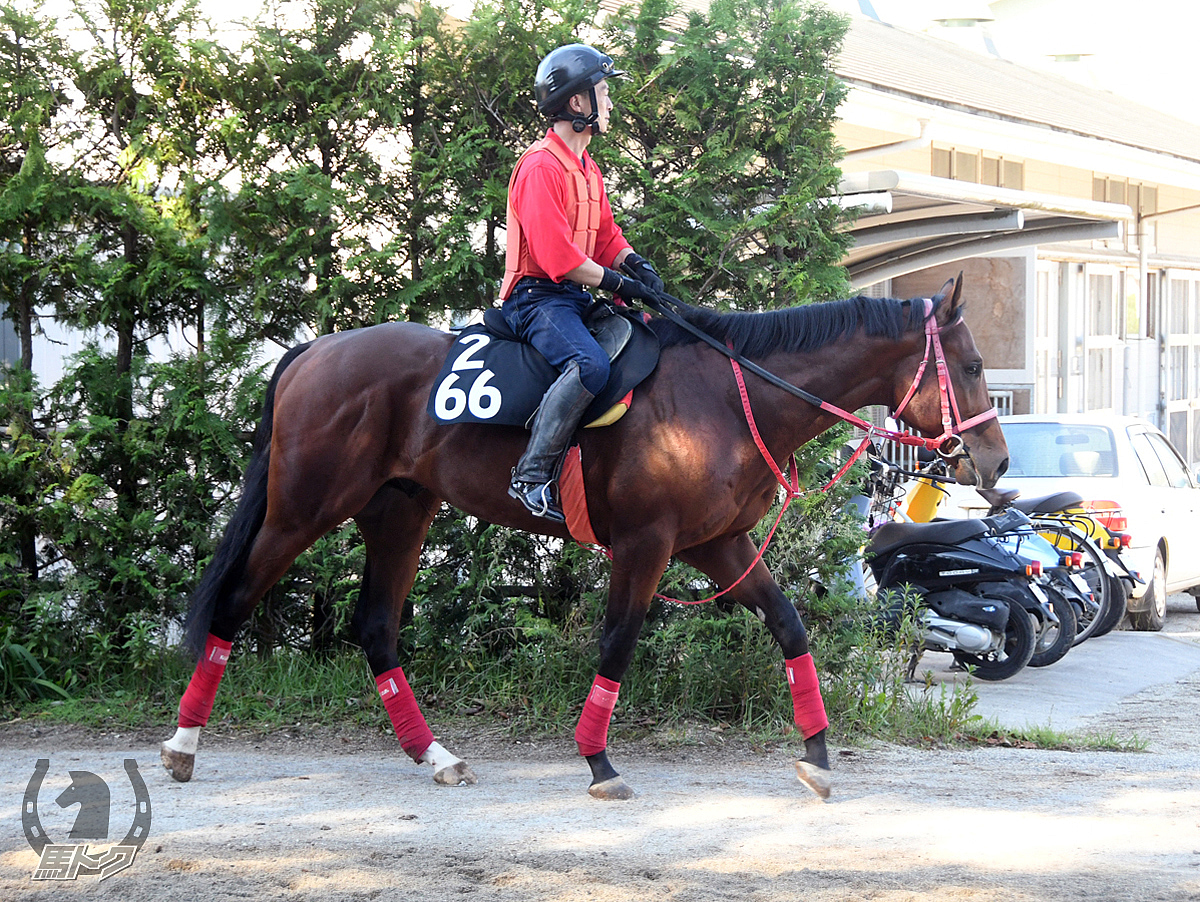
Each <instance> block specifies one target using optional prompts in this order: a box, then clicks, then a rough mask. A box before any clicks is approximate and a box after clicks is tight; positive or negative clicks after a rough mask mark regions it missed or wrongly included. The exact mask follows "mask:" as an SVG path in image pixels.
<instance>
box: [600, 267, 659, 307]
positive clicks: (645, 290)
mask: <svg viewBox="0 0 1200 902" xmlns="http://www.w3.org/2000/svg"><path fill="white" fill-rule="evenodd" d="M600 289H601V290H602V291H607V292H610V293H612V294H619V295H620V296H621V297H623V298H625V300H627V301H632V300H633V299H634V298H641V299H642V300H645V301H653V300H655V299H656V298H657V297H658V292H657V291H655V290H654V289H653V288H651V287H650V286H649V285H647V284H646V283H645V282H642V281H640V280H638V279H631V278H629V277H628V276H623V275H621V274H620V273H619V272H617V271H616V270H615V269H609V268H608V267H607V266H606V267H604V278H603V279H601V280H600Z"/></svg>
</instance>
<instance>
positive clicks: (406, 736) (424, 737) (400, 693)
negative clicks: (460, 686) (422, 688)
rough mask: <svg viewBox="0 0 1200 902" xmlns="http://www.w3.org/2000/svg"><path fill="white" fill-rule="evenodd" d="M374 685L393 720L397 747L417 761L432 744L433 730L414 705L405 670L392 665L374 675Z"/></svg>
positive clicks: (415, 703) (414, 699) (415, 704)
mask: <svg viewBox="0 0 1200 902" xmlns="http://www.w3.org/2000/svg"><path fill="white" fill-rule="evenodd" d="M375 685H376V686H377V687H378V689H379V697H380V698H382V699H383V706H384V707H385V708H387V713H388V717H390V718H391V719H392V728H393V729H394V730H395V731H396V738H397V739H399V740H400V747H401V748H402V749H404V751H405V753H407V755H408V757H410V758H412V759H413V761H416V760H418V759H419V758H420V757H421V756H422V755H423V754H425V750H426V749H427V748H429V746H430V745H432V744H433V731H432V730H430V729H429V724H427V723H425V717H424V716H423V715H422V714H421V709H420V708H418V707H417V699H416V696H414V695H413V691H412V689H411V688H409V685H408V680H407V679H405V678H404V671H403V670H402V669H401V668H399V667H393V668H392V669H391V670H389V671H388V672H387V673H384V674H381V675H380V676H377V677H376V678H375Z"/></svg>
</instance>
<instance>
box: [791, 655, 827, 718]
mask: <svg viewBox="0 0 1200 902" xmlns="http://www.w3.org/2000/svg"><path fill="white" fill-rule="evenodd" d="M783 663H784V666H785V668H786V669H787V679H788V688H789V689H791V690H792V710H793V711H794V712H795V714H796V728H797V729H799V730H800V735H801V736H803V737H804V738H805V739H808V738H809V737H810V736H815V735H816V734H817V733H820V732H821V731H822V730H823V729H825V728H826V727H827V726H829V718H828V717H826V716H825V702H824V701H822V700H821V687H820V686H819V685H817V667H816V665H815V664H814V663H813V659H812V655H811V654H807V653H806V654H803V655H801V656H800V657H798V658H790V659H789V660H787V661H784V662H783Z"/></svg>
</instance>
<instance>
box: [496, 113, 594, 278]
mask: <svg viewBox="0 0 1200 902" xmlns="http://www.w3.org/2000/svg"><path fill="white" fill-rule="evenodd" d="M542 150H548V151H550V153H552V154H553V155H554V158H555V159H556V160H558V162H559V163H561V164H562V167H563V169H564V170H565V171H566V173H567V198H566V208H567V210H566V212H567V222H568V223H570V225H571V243H572V244H574V245H575V246H576V247H577V248H579V249H580V250H581V251H583V253H585V254H586V255H587V256H588V257H591V256H592V254H593V253H595V250H596V236H597V235H598V234H599V231H600V207H601V204H600V201H601V193H600V192H601V188H600V173H599V171H597V169H596V167H595V166H594V165H593V166H592V167H591V168H590V169H589V170H588V171H587V172H586V173H585V172H584V171H583V167H582V162H581V160H580V159H579V158H578V157H576V156H575V154H573V153H571V152H570V151H569V150H567V149H566V148H565V147H563V145H562V144H561V143H560V142H559V141H558V140H556V139H555V137H554V135H553V134H549V135H546V137H544V138H542V139H541V140H540V141H537V142H536V143H534V145H533V146H532V147H530V148H529V149H528V150H527V151H525V153H523V154H522V155H521V159H519V160H518V161H517V165H516V166H514V167H513V174H512V177H511V178H510V179H509V180H508V198H509V199H508V243H507V246H506V247H505V252H504V282H503V284H501V286H500V299H501V300H507V299H508V296H509V295H510V294H512V289H513V286H514V285H516V284H517V281H518V280H519V279H521V278H522V277H524V276H540V277H542V278H545V277H546V273H544V272H543V271H542V270H541V269H540V268H539V267H538V265H537V264H536V263H535V262H534V261H533V258H532V257H530V255H529V244H528V242H526V241H525V238H524V234H523V232H522V231H521V222H520V220H519V219H517V213H516V210H514V209H513V205H512V188H513V183H514V182H515V181H516V178H517V173H518V172H519V171H520V169H521V164H522V163H524V162H525V158H526V157H528V156H529V155H530V154H533V153H537V152H538V151H542Z"/></svg>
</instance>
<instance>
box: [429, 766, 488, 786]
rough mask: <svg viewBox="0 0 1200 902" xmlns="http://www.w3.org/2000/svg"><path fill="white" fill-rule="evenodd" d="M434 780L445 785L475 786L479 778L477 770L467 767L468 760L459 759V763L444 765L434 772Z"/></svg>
mask: <svg viewBox="0 0 1200 902" xmlns="http://www.w3.org/2000/svg"><path fill="white" fill-rule="evenodd" d="M433 782H434V783H440V784H442V785H443V786H464V785H465V786H474V785H475V784H476V783H478V782H479V780H478V779H477V778H476V776H475V772H474V771H473V770H471V768H469V767H467V762H465V761H459V762H458V763H457V764H451V765H450V766H448V767H443V768H442V769H441V770H439V771H438V772H437V773H436V774H434V775H433Z"/></svg>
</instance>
